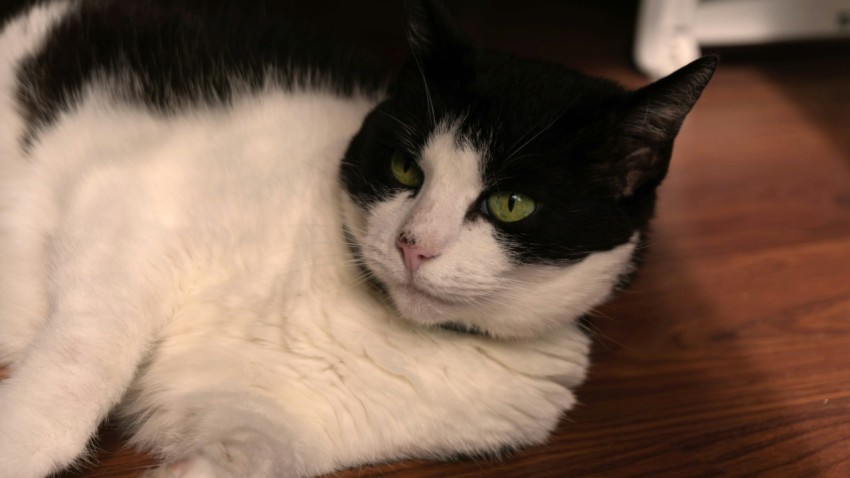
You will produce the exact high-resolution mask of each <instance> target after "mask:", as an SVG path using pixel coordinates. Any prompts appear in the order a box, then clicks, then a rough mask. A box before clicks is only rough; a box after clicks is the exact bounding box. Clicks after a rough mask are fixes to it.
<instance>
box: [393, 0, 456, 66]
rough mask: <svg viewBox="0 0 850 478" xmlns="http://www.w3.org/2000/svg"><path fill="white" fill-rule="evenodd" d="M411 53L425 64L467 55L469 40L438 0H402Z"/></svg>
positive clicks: (452, 59) (443, 61)
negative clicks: (405, 11)
mask: <svg viewBox="0 0 850 478" xmlns="http://www.w3.org/2000/svg"><path fill="white" fill-rule="evenodd" d="M404 5H405V9H406V10H407V41H408V45H409V48H410V53H411V55H413V56H414V57H415V59H416V60H417V61H420V62H422V63H423V64H424V65H432V64H435V63H445V62H457V61H462V60H464V59H466V58H468V55H469V54H470V52H471V51H472V44H471V42H470V41H469V39H468V38H467V37H466V35H465V34H464V33H463V32H462V31H461V30H460V29H459V28H458V27H457V26H456V25H455V24H454V22H453V21H452V19H451V17H450V16H449V13H448V12H447V11H446V9H445V8H444V7H443V6H442V5H441V4H440V2H439V1H437V0H405V2H404Z"/></svg>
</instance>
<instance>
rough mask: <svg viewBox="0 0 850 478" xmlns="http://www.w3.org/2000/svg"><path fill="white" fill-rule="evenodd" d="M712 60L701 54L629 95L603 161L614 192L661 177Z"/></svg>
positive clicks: (622, 193)
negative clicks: (698, 57)
mask: <svg viewBox="0 0 850 478" xmlns="http://www.w3.org/2000/svg"><path fill="white" fill-rule="evenodd" d="M717 62H718V58H717V56H715V55H709V56H704V57H702V58H700V59H698V60H695V61H693V62H691V63H689V64H688V65H686V66H684V67H682V68H681V69H679V70H677V71H675V72H674V73H672V74H670V75H669V76H667V77H664V78H662V79H660V80H658V81H656V82H655V83H652V84H650V85H648V86H645V87H643V88H641V89H639V90H637V91H635V92H634V93H632V94H631V97H630V98H629V99H628V100H627V103H626V105H625V107H624V109H623V110H622V111H621V113H620V115H619V119H618V121H617V124H616V126H614V128H613V131H612V137H611V138H610V140H609V144H608V147H607V148H606V149H607V151H606V156H608V157H607V158H606V161H604V163H605V165H604V166H603V168H604V170H605V171H604V177H605V181H606V183H608V185H609V187H611V188H612V189H613V191H612V192H613V193H614V194H615V195H616V196H618V197H629V196H632V195H633V194H634V193H635V192H636V191H638V190H639V189H641V188H645V187H651V188H654V187H655V186H657V185H658V184H659V183H660V182H661V180H662V179H664V176H665V175H666V174H667V168H668V166H669V163H670V153H671V152H672V148H673V140H674V139H675V138H676V134H677V133H678V132H679V128H680V127H681V126H682V123H683V122H684V120H685V116H687V114H688V112H689V111H690V110H691V108H693V106H694V104H695V103H696V102H697V100H698V99H699V97H700V95H701V94H702V91H703V89H704V88H705V86H706V85H707V84H708V81H709V80H710V79H711V76H712V75H713V74H714V70H715V69H716V68H717Z"/></svg>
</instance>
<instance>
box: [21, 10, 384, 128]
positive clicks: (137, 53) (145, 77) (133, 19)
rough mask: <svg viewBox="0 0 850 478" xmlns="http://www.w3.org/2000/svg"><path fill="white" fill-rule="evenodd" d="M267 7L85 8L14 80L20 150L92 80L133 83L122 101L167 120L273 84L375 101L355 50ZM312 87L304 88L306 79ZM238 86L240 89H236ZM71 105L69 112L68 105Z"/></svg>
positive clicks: (372, 80) (370, 64)
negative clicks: (21, 123)
mask: <svg viewBox="0 0 850 478" xmlns="http://www.w3.org/2000/svg"><path fill="white" fill-rule="evenodd" d="M265 4H266V2H265V1H264V0H253V1H249V0H245V1H242V0H239V1H236V0H182V1H179V2H178V1H172V0H85V1H83V2H82V4H81V7H80V8H79V10H78V11H76V13H74V14H72V15H70V16H68V17H67V18H66V19H65V20H64V21H63V22H61V23H60V24H59V25H58V26H57V27H56V29H55V31H54V33H53V34H52V35H51V36H50V37H49V40H48V41H47V43H46V45H45V46H44V48H43V49H42V51H41V52H40V53H38V54H37V55H34V56H33V57H31V58H29V59H27V60H26V61H25V62H24V63H23V65H22V67H21V70H20V73H19V91H18V97H19V101H20V103H21V105H22V107H23V111H24V114H25V117H26V120H27V122H28V126H29V133H28V135H27V137H26V138H24V141H25V143H27V142H30V141H32V139H33V135H34V134H35V133H36V132H37V130H38V128H40V127H43V126H45V125H47V124H49V123H50V122H51V121H52V120H53V119H54V118H55V117H56V115H57V114H58V113H59V112H60V111H62V110H63V109H65V108H67V107H68V106H69V104H72V103H73V99H74V96H75V94H77V93H79V92H80V91H81V88H82V87H83V86H84V85H86V84H87V83H89V82H90V81H92V80H93V79H95V78H96V77H98V76H106V77H109V78H111V79H113V80H118V81H119V83H125V84H126V83H127V80H129V81H132V82H133V87H132V88H126V89H125V90H124V91H120V92H119V93H120V94H122V95H124V96H125V97H126V99H127V100H128V101H134V102H137V103H140V104H144V105H146V106H149V107H152V108H155V109H157V110H161V111H163V112H168V111H171V110H173V109H175V108H180V107H183V106H186V105H190V104H193V103H197V102H205V103H210V102H212V103H226V102H227V101H229V100H230V98H231V97H232V95H233V94H234V90H235V88H245V89H247V90H255V89H258V88H261V87H262V86H264V85H265V83H266V82H267V81H269V80H271V81H274V82H276V83H279V84H281V85H283V86H284V87H292V86H317V85H316V84H317V83H319V84H322V85H326V86H328V87H330V88H331V89H332V90H334V91H335V92H337V93H339V94H342V95H350V94H351V93H352V92H353V91H354V90H355V89H357V90H359V91H362V92H364V93H367V94H369V93H375V92H377V91H378V89H379V86H380V85H381V83H382V76H383V75H382V73H381V69H380V68H379V67H378V66H377V65H378V63H377V62H376V61H374V60H373V59H371V58H370V57H367V56H365V55H363V54H361V53H360V52H358V51H356V50H355V49H353V48H350V49H349V48H345V47H340V46H339V45H338V44H334V43H333V42H331V41H328V40H327V39H326V38H324V37H323V36H321V35H318V34H311V33H309V32H307V31H305V30H302V29H299V28H296V27H294V26H293V25H291V24H290V23H288V22H287V21H286V20H285V19H284V17H283V16H281V15H273V16H270V15H267V14H265V9H264V7H265ZM308 74H309V75H310V77H311V79H312V83H313V84H311V85H307V75H308ZM234 85H236V86H234ZM69 102H70V103H69Z"/></svg>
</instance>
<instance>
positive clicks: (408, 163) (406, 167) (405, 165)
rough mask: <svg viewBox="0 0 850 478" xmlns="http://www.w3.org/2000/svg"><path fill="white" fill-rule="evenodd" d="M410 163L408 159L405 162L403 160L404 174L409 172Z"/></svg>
mask: <svg viewBox="0 0 850 478" xmlns="http://www.w3.org/2000/svg"><path fill="white" fill-rule="evenodd" d="M411 162H412V161H410V159H405V160H404V172H405V173H406V172H408V171H410V166H411Z"/></svg>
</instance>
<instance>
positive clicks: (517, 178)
mask: <svg viewBox="0 0 850 478" xmlns="http://www.w3.org/2000/svg"><path fill="white" fill-rule="evenodd" d="M408 9H409V11H410V12H411V18H410V23H411V27H410V35H409V36H410V43H411V46H410V49H411V58H410V60H409V61H408V63H407V65H406V66H405V67H404V68H403V69H402V71H401V72H400V73H399V75H398V76H397V78H396V80H395V81H394V83H393V84H392V85H391V89H390V93H391V95H390V97H389V98H388V99H387V100H386V101H384V102H383V103H381V104H380V105H379V106H378V107H377V109H376V110H375V111H374V112H372V113H371V114H370V115H369V116H368V118H367V119H366V121H365V123H364V127H363V129H362V130H361V131H360V133H359V134H358V135H357V136H356V137H355V138H354V139H353V141H352V143H351V146H350V148H349V150H348V153H347V155H346V161H345V163H344V165H343V168H342V180H343V182H344V184H345V186H346V187H347V189H348V192H349V193H350V195H351V196H352V197H353V198H354V199H355V200H356V201H358V202H359V203H360V204H362V205H364V206H368V205H369V204H371V203H373V202H376V201H380V200H381V199H382V198H384V197H386V195H387V194H389V193H392V192H393V191H396V190H398V189H399V188H400V187H401V186H400V185H398V184H397V183H396V182H395V181H393V180H392V177H391V176H390V175H389V174H388V163H389V158H390V156H391V155H392V152H393V151H396V150H402V151H404V152H405V153H406V154H409V155H410V156H411V157H413V158H417V156H418V153H419V150H420V149H421V147H422V145H423V144H424V142H425V140H426V139H427V138H428V136H429V134H430V133H431V132H432V131H433V129H434V125H435V124H439V123H440V122H443V121H448V122H454V121H460V131H459V133H460V136H461V140H463V141H468V142H470V143H472V144H473V145H474V146H476V147H477V148H479V149H480V150H482V151H486V153H487V157H486V166H485V171H484V173H485V179H486V181H487V184H488V187H487V189H486V190H485V191H484V192H483V194H482V196H481V197H480V198H479V199H478V200H477V201H475V202H474V203H472V204H469V205H468V208H469V215H468V220H470V221H491V222H492V223H493V224H494V225H495V227H496V228H497V229H498V230H499V231H500V233H501V235H502V237H503V238H504V240H505V243H506V244H507V245H508V246H509V248H510V249H511V250H512V251H513V255H514V257H515V259H516V260H517V261H519V262H523V263H559V262H569V261H576V260H580V259H582V258H584V257H586V256H587V255H588V254H590V253H592V252H597V251H604V250H608V249H611V248H613V247H615V246H617V245H620V244H623V243H625V242H627V241H628V240H629V238H630V237H631V235H632V234H633V233H634V231H636V230H637V231H642V230H644V229H645V228H646V227H647V223H648V221H649V219H650V217H651V216H652V214H653V210H654V206H655V190H656V187H657V186H658V184H659V183H660V182H661V180H662V179H663V178H664V176H665V174H666V172H667V167H668V164H669V160H670V154H671V151H672V145H673V139H674V138H675V136H676V133H677V132H678V129H679V126H680V125H681V123H682V121H683V120H684V118H685V115H686V114H687V113H688V111H689V110H690V109H691V107H692V106H693V104H694V103H695V102H696V100H697V99H698V98H699V95H700V93H701V92H702V89H703V88H704V87H705V85H706V83H707V82H708V80H709V79H710V78H711V75H712V73H713V72H714V69H715V67H716V64H717V59H716V58H715V57H704V58H701V59H699V60H697V61H695V62H694V63H692V64H690V65H688V66H686V67H685V68H683V69H682V70H680V71H678V72H676V73H674V74H673V75H671V76H670V77H668V78H665V79H663V80H661V81H659V82H656V83H654V84H652V85H649V86H647V87H645V88H643V89H641V90H638V91H637V92H631V91H628V90H625V89H623V88H622V87H620V86H618V85H617V84H615V83H612V82H610V81H607V80H603V79H599V78H593V77H589V76H587V75H584V74H581V73H579V72H576V71H573V70H570V69H567V68H564V67H561V66H558V65H553V64H547V63H542V62H539V61H534V60H527V59H520V58H516V57H514V56H511V55H508V54H505V53H500V52H493V51H488V50H484V49H480V48H477V47H475V46H474V45H473V44H471V43H470V42H469V41H468V40H467V39H466V38H465V37H464V36H463V34H462V33H461V32H459V31H458V30H457V29H456V28H455V27H454V26H453V25H452V24H451V22H450V21H449V19H448V17H447V15H446V13H445V12H444V11H443V9H442V8H440V6H439V5H438V4H436V3H435V2H433V1H410V2H408ZM426 181H427V178H426ZM498 190H501V191H518V192H523V193H525V194H528V195H530V196H532V197H533V198H535V199H536V201H537V204H538V208H537V210H536V211H535V212H534V214H532V215H531V216H530V217H528V218H526V219H524V220H522V221H518V222H515V223H500V222H498V221H495V220H493V219H491V218H490V217H488V216H487V215H486V214H485V213H483V212H481V210H482V208H481V207H480V203H481V202H482V201H484V200H485V198H486V197H487V196H488V195H489V194H490V193H492V192H494V191H498Z"/></svg>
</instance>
